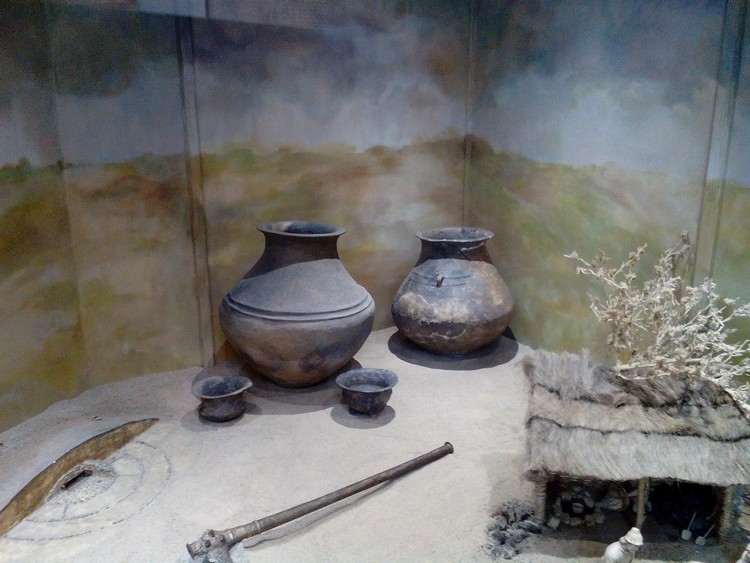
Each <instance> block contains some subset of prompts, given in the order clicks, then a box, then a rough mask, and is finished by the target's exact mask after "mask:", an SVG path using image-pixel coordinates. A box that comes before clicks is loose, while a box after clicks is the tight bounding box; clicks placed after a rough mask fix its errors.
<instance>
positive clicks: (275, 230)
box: [257, 220, 346, 238]
mask: <svg viewBox="0 0 750 563" xmlns="http://www.w3.org/2000/svg"><path fill="white" fill-rule="evenodd" d="M257 229H258V230H259V231H260V232H261V233H269V234H274V235H283V236H288V237H300V238H322V237H332V236H335V237H338V236H341V235H343V234H344V233H345V232H346V230H345V229H343V228H341V227H338V226H336V225H331V224H329V223H318V222H317V221H297V220H292V221H273V222H270V223H263V224H262V225H258V227H257Z"/></svg>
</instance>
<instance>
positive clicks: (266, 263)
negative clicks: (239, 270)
mask: <svg viewBox="0 0 750 563" xmlns="http://www.w3.org/2000/svg"><path fill="white" fill-rule="evenodd" d="M289 224H290V223H289V222H285V223H272V224H267V225H261V226H260V227H258V230H259V231H261V232H262V233H263V236H264V237H265V239H266V240H265V248H264V249H263V254H262V255H261V257H260V259H259V260H258V262H257V263H256V264H255V266H253V268H252V269H251V270H250V271H249V272H248V273H247V274H246V275H245V277H246V278H247V277H251V276H257V275H261V274H264V273H266V272H270V271H272V270H276V269H278V268H283V267H286V266H290V265H292V264H299V263H302V262H311V261H314V260H325V259H331V260H338V259H339V253H338V248H337V243H338V238H339V237H340V236H341V235H342V234H344V232H345V231H344V230H343V229H340V228H338V227H333V226H332V225H322V224H320V223H303V222H299V221H297V222H294V225H295V226H299V225H311V227H310V228H309V229H304V228H297V229H296V230H297V231H303V232H290V231H285V230H284V229H283V228H279V227H278V225H281V226H282V227H284V226H286V225H289ZM306 231H313V232H306Z"/></svg>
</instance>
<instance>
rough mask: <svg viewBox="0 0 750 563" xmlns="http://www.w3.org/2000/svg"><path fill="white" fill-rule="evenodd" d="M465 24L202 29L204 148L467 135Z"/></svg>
mask: <svg viewBox="0 0 750 563" xmlns="http://www.w3.org/2000/svg"><path fill="white" fill-rule="evenodd" d="M465 16H467V17H464V18H463V19H462V18H460V17H459V18H456V19H448V18H442V17H436V18H430V17H425V16H405V17H400V18H393V19H388V20H380V21H378V22H377V25H361V24H352V23H350V24H345V25H340V26H335V27H334V26H332V27H327V28H324V29H322V30H301V29H292V28H280V27H273V26H260V25H246V24H239V23H227V22H206V21H201V22H196V23H197V25H196V26H195V45H196V49H197V52H196V59H197V70H196V75H197V83H198V92H199V106H200V107H201V108H203V109H204V110H205V113H204V114H203V115H201V116H200V118H201V121H200V124H201V138H202V141H203V142H204V145H205V147H206V148H207V149H208V150H215V149H218V148H219V147H220V146H222V145H223V144H225V143H227V142H242V141H250V142H255V143H259V144H262V145H265V146H271V147H273V146H280V145H294V144H306V145H313V146H314V145H320V144H325V143H342V144H347V145H352V146H354V147H356V148H357V149H359V150H364V149H367V148H369V147H372V146H375V145H385V146H390V147H400V146H403V145H408V144H410V143H412V142H414V141H415V140H419V139H420V138H421V139H429V138H433V137H435V136H437V135H440V134H442V133H444V132H445V131H446V130H454V131H456V132H462V131H464V129H465V124H466V104H465V93H466V81H467V69H468V38H467V34H466V33H465V32H467V31H468V21H469V20H468V13H466V14H465Z"/></svg>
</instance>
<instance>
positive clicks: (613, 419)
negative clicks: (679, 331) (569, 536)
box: [524, 351, 750, 539]
mask: <svg viewBox="0 0 750 563" xmlns="http://www.w3.org/2000/svg"><path fill="white" fill-rule="evenodd" d="M524 368H525V372H526V374H527V376H528V378H529V381H530V383H531V396H530V402H529V410H528V415H527V428H528V451H527V455H528V459H527V471H528V475H529V477H530V478H531V479H532V480H533V481H535V483H536V484H537V507H536V510H537V515H538V517H539V518H540V519H542V521H544V519H545V502H546V485H547V482H548V480H549V479H551V478H553V477H562V478H572V479H584V480H598V481H630V480H637V481H638V482H639V497H638V521H637V523H636V526H638V527H640V525H641V523H642V520H643V505H644V494H645V483H646V480H647V479H655V480H675V481H683V482H690V483H697V484H703V485H711V486H714V487H722V488H723V490H724V501H723V512H722V517H721V522H720V527H719V534H720V537H722V538H723V539H725V538H726V537H727V534H728V533H729V531H730V530H731V529H732V527H733V525H734V515H733V510H732V506H733V494H734V491H735V489H736V486H737V485H744V484H748V483H750V419H749V418H748V416H747V414H746V411H745V410H744V409H743V407H742V405H740V404H738V403H737V402H736V401H735V399H734V398H733V397H732V396H731V395H730V394H729V393H728V392H727V391H726V390H725V389H723V388H722V387H721V386H719V385H716V384H713V383H711V382H709V381H696V380H695V379H687V378H684V379H681V378H669V379H653V378H649V379H640V380H639V379H635V380H633V379H624V378H622V377H619V376H617V375H615V374H614V373H613V372H612V371H611V370H609V369H608V368H606V367H605V366H592V365H591V364H590V362H589V359H588V357H587V354H586V353H584V355H582V356H578V355H574V354H556V353H551V352H546V351H539V352H537V353H535V354H534V355H533V356H531V357H529V358H527V359H526V360H525V363H524Z"/></svg>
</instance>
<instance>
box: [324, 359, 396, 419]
mask: <svg viewBox="0 0 750 563" xmlns="http://www.w3.org/2000/svg"><path fill="white" fill-rule="evenodd" d="M396 383H398V377H397V376H396V374H395V373H393V372H392V371H388V370H387V369H378V368H358V369H353V370H350V371H347V372H344V373H342V374H341V375H339V376H338V377H337V378H336V385H338V386H339V387H341V389H342V390H343V393H342V395H343V396H342V399H343V401H344V403H346V404H347V405H349V408H350V409H351V410H352V411H355V412H360V413H365V414H377V413H379V412H380V411H382V410H383V409H384V408H385V405H386V403H387V402H388V399H390V398H391V393H393V386H394V385H396Z"/></svg>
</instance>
